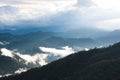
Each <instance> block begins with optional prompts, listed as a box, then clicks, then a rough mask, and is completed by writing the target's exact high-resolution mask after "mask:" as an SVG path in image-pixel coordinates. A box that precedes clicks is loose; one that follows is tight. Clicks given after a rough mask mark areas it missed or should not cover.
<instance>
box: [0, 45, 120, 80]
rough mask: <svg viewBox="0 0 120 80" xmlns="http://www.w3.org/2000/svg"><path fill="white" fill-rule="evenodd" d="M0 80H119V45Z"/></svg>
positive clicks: (68, 58)
mask: <svg viewBox="0 0 120 80" xmlns="http://www.w3.org/2000/svg"><path fill="white" fill-rule="evenodd" d="M0 80H120V43H117V44H115V45H113V46H110V47H108V48H101V49H93V50H89V51H81V52H78V53H75V54H72V55H69V56H67V57H65V58H63V59H60V60H57V61H54V62H52V63H50V64H48V65H46V66H43V67H41V68H35V69H32V70H29V71H27V72H25V73H22V74H20V75H15V76H10V77H6V78H1V79H0Z"/></svg>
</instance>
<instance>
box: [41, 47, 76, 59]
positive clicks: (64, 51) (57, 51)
mask: <svg viewBox="0 0 120 80" xmlns="http://www.w3.org/2000/svg"><path fill="white" fill-rule="evenodd" d="M39 48H40V50H41V51H43V52H45V53H50V54H53V55H54V56H60V57H65V56H67V55H70V54H72V53H74V51H73V50H72V48H70V47H68V46H65V47H62V49H55V48H46V47H39Z"/></svg>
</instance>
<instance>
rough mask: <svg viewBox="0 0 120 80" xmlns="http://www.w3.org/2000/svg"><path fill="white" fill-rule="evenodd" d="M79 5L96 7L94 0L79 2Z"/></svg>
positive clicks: (81, 0) (79, 0)
mask: <svg viewBox="0 0 120 80" xmlns="http://www.w3.org/2000/svg"><path fill="white" fill-rule="evenodd" d="M77 5H78V6H79V7H90V6H93V5H94V2H92V0H78V3H77Z"/></svg>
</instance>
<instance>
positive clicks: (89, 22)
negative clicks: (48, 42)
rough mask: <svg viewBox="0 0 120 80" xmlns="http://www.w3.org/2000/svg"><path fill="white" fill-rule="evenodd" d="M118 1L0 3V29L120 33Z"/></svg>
mask: <svg viewBox="0 0 120 80" xmlns="http://www.w3.org/2000/svg"><path fill="white" fill-rule="evenodd" d="M119 3H120V0H0V29H17V28H25V27H27V28H29V27H46V26H56V27H62V28H67V29H73V28H76V29H77V28H80V27H90V28H99V29H104V30H115V29H120V5H119Z"/></svg>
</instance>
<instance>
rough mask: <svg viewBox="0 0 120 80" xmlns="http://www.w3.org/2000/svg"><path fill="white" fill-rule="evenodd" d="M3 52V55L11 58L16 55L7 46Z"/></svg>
mask: <svg viewBox="0 0 120 80" xmlns="http://www.w3.org/2000/svg"><path fill="white" fill-rule="evenodd" d="M1 52H2V54H1V55H3V56H7V57H11V58H13V57H14V55H13V54H12V52H11V51H10V50H7V49H6V48H2V49H1Z"/></svg>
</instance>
